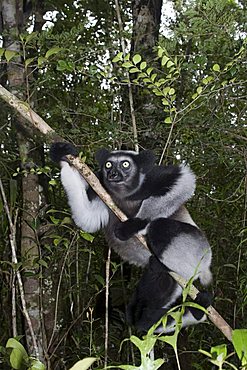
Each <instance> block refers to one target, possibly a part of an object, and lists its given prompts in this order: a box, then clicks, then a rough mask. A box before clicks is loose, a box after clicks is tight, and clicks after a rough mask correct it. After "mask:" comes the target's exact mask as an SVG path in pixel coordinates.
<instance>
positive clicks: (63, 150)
mask: <svg viewBox="0 0 247 370" xmlns="http://www.w3.org/2000/svg"><path fill="white" fill-rule="evenodd" d="M67 154H71V155H73V156H74V157H77V156H78V151H77V149H76V148H75V147H74V145H72V144H70V143H65V142H57V143H53V144H52V145H51V148H50V157H51V159H52V160H53V161H54V162H60V161H66V158H65V156H66V155H67Z"/></svg>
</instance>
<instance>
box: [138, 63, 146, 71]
mask: <svg viewBox="0 0 247 370" xmlns="http://www.w3.org/2000/svg"><path fill="white" fill-rule="evenodd" d="M146 67H147V62H141V64H140V69H141V70H143V69H145V68H146Z"/></svg>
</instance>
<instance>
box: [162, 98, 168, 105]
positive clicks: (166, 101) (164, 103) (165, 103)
mask: <svg viewBox="0 0 247 370" xmlns="http://www.w3.org/2000/svg"><path fill="white" fill-rule="evenodd" d="M162 104H163V105H170V103H169V101H168V100H166V99H162Z"/></svg>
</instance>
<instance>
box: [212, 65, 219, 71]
mask: <svg viewBox="0 0 247 370" xmlns="http://www.w3.org/2000/svg"><path fill="white" fill-rule="evenodd" d="M212 69H213V71H215V72H220V66H219V64H214V65H213V68H212Z"/></svg>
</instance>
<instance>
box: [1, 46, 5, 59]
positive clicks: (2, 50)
mask: <svg viewBox="0 0 247 370" xmlns="http://www.w3.org/2000/svg"><path fill="white" fill-rule="evenodd" d="M4 52H5V49H4V48H0V58H1V57H2V56H3V54H4Z"/></svg>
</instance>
